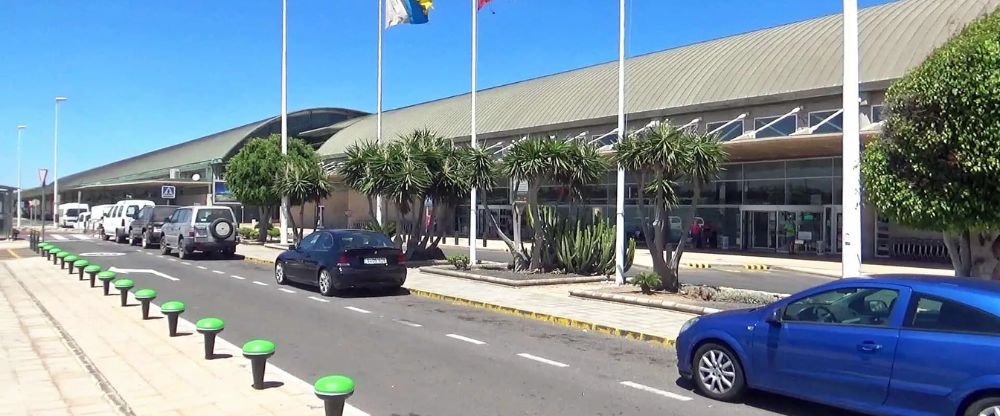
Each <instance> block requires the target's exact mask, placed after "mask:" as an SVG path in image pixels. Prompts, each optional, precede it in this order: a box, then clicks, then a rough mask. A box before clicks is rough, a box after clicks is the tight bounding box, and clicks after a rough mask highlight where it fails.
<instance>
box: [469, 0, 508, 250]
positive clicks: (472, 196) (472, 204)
mask: <svg viewBox="0 0 1000 416" xmlns="http://www.w3.org/2000/svg"><path fill="white" fill-rule="evenodd" d="M470 1H471V3H472V133H471V136H472V138H471V141H472V147H473V148H475V147H477V146H478V143H476V52H477V51H476V48H477V43H478V42H477V40H478V39H477V38H478V37H479V34H478V33H477V32H478V31H479V27H478V26H479V3H478V0H470ZM476 213H477V212H476V187H472V190H471V191H470V192H469V264H476ZM514 226H515V227H516V226H518V225H517V224H515V225H514Z"/></svg>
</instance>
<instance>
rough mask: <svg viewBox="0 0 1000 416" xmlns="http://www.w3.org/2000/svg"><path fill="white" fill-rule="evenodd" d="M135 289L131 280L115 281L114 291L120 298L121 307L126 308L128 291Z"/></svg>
mask: <svg viewBox="0 0 1000 416" xmlns="http://www.w3.org/2000/svg"><path fill="white" fill-rule="evenodd" d="M133 287H135V282H133V281H132V279H118V280H115V289H118V294H119V295H120V296H121V298H122V307H123V308H124V307H126V306H128V290H129V289H131V288H133Z"/></svg>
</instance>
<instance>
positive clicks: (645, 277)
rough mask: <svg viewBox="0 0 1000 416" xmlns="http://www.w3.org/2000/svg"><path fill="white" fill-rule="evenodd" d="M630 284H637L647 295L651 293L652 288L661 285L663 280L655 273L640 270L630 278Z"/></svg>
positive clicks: (657, 287)
mask: <svg viewBox="0 0 1000 416" xmlns="http://www.w3.org/2000/svg"><path fill="white" fill-rule="evenodd" d="M632 284H633V285H635V286H639V288H640V289H641V290H642V293H645V294H647V295H649V294H652V293H653V290H655V289H659V288H660V287H661V286H663V280H662V279H660V275H658V274H656V273H650V272H642V273H639V274H637V275H636V276H635V277H633V278H632Z"/></svg>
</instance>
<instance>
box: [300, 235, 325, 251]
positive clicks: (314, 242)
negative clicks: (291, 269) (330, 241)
mask: <svg viewBox="0 0 1000 416" xmlns="http://www.w3.org/2000/svg"><path fill="white" fill-rule="evenodd" d="M323 234H325V233H312V234H309V235H307V236H305V237H303V238H302V241H300V242H299V249H300V250H302V251H312V249H313V247H314V246H316V242H317V241H319V238H320V237H322V236H323ZM310 238H312V240H313V241H311V242H310V243H311V245H309V246H308V247H306V246H305V243H306V242H309V239H310Z"/></svg>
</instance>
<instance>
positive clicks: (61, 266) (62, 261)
mask: <svg viewBox="0 0 1000 416" xmlns="http://www.w3.org/2000/svg"><path fill="white" fill-rule="evenodd" d="M69 255H70V254H69V252H68V251H60V252H58V253H56V259H58V260H59V270H62V269H65V268H66V257H68V256H69Z"/></svg>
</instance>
